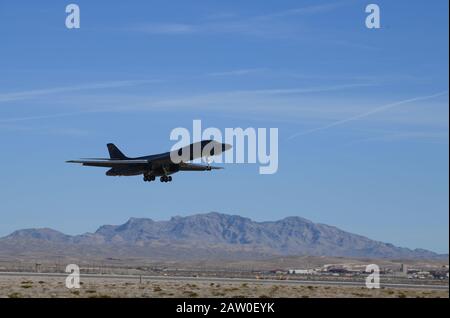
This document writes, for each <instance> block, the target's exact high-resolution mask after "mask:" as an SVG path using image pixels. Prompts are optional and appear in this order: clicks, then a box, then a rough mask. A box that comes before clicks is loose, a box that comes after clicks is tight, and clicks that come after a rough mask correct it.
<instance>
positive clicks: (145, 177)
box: [144, 174, 156, 182]
mask: <svg viewBox="0 0 450 318" xmlns="http://www.w3.org/2000/svg"><path fill="white" fill-rule="evenodd" d="M155 179H156V178H155V176H151V175H145V174H144V181H145V182H150V181H155Z"/></svg>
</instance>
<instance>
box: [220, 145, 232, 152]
mask: <svg viewBox="0 0 450 318" xmlns="http://www.w3.org/2000/svg"><path fill="white" fill-rule="evenodd" d="M231 148H233V147H232V146H231V145H229V144H222V151H227V150H230V149H231Z"/></svg>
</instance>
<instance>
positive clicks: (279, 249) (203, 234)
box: [0, 212, 448, 260]
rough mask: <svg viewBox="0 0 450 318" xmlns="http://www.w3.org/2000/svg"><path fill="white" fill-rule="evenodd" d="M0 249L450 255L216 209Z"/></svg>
mask: <svg viewBox="0 0 450 318" xmlns="http://www.w3.org/2000/svg"><path fill="white" fill-rule="evenodd" d="M0 255H2V256H3V255H11V256H15V257H18V256H26V255H47V256H78V257H85V258H88V257H96V258H98V257H149V258H152V259H156V260H188V259H211V258H214V259H261V258H266V257H273V256H288V255H289V256H292V255H312V256H342V257H356V258H358V257H359V258H384V259H446V258H448V254H445V255H443V254H437V253H434V252H432V251H428V250H424V249H414V250H413V249H409V248H403V247H396V246H394V245H392V244H389V243H383V242H379V241H374V240H371V239H369V238H367V237H364V236H361V235H357V234H352V233H349V232H346V231H343V230H340V229H338V228H336V227H334V226H329V225H325V224H318V223H313V222H311V221H309V220H306V219H304V218H301V217H288V218H284V219H282V220H279V221H270V222H256V221H253V220H251V219H249V218H245V217H241V216H238V215H227V214H221V213H217V212H211V213H206V214H197V215H192V216H187V217H179V216H177V217H173V218H171V219H170V220H168V221H154V220H152V219H148V218H131V219H129V220H128V221H127V222H126V223H124V224H122V225H103V226H101V227H100V228H98V230H97V231H95V232H94V233H85V234H81V235H74V236H71V235H66V234H63V233H61V232H58V231H55V230H52V229H48V228H42V229H24V230H18V231H15V232H13V233H12V234H10V235H8V236H6V237H3V238H0Z"/></svg>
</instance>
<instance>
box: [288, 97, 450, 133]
mask: <svg viewBox="0 0 450 318" xmlns="http://www.w3.org/2000/svg"><path fill="white" fill-rule="evenodd" d="M447 94H448V91H444V92H440V93H436V94H433V95H427V96H419V97H414V98H409V99H405V100H402V101H398V102H395V103H390V104H386V105H383V106H380V107H376V108H374V109H372V110H369V111H368V112H365V113H362V114H358V115H355V116H352V117H349V118H346V119H341V120H339V121H335V122H333V123H331V124H328V125H325V126H321V127H317V128H313V129H310V130H306V131H303V132H299V133H296V134H293V135H292V136H290V137H289V138H288V140H290V139H293V138H296V137H298V136H304V135H309V134H311V133H314V132H317V131H321V130H325V129H329V128H332V127H335V126H339V125H342V124H345V123H348V122H349V121H353V120H357V119H361V118H364V117H367V116H370V115H372V114H376V113H379V112H382V111H385V110H388V109H390V108H393V107H396V106H399V105H403V104H408V103H412V102H417V101H421V100H428V99H432V98H436V97H439V96H443V95H447Z"/></svg>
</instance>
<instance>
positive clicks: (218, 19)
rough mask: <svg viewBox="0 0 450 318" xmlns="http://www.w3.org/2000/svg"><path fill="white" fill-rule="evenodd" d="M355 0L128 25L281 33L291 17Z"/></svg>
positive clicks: (151, 29) (171, 30) (153, 29)
mask: <svg viewBox="0 0 450 318" xmlns="http://www.w3.org/2000/svg"><path fill="white" fill-rule="evenodd" d="M353 2H354V1H336V2H331V3H325V4H315V5H309V6H304V7H298V8H291V9H286V10H281V11H278V12H271V13H263V14H259V15H254V16H247V17H243V16H239V15H238V14H231V13H228V12H227V13H223V14H222V13H216V14H211V15H209V16H208V17H207V18H206V19H205V20H204V21H199V22H188V23H187V22H162V23H142V24H138V25H134V26H131V27H126V28H124V29H125V30H129V31H136V32H142V33H147V34H153V35H155V34H161V35H187V34H231V33H237V34H241V35H242V34H243V35H256V36H275V35H277V36H280V35H283V34H288V33H292V32H295V31H298V30H293V29H292V25H291V24H289V23H286V20H287V19H289V18H290V17H296V16H311V15H316V14H321V13H326V12H331V11H333V10H336V9H338V8H341V7H344V6H346V5H349V4H350V3H353Z"/></svg>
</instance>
